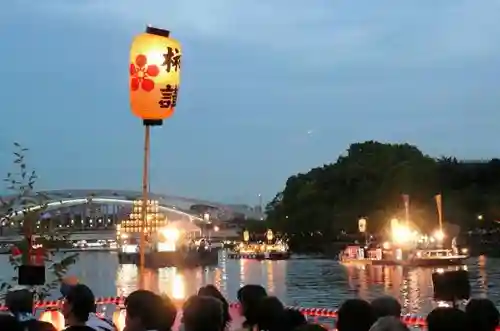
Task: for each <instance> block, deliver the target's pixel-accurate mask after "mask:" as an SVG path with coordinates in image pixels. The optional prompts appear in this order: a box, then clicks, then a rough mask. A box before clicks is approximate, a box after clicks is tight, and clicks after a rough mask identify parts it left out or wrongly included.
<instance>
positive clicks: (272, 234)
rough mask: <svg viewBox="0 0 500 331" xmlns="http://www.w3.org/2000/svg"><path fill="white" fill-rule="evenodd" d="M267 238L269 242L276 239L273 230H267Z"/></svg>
mask: <svg viewBox="0 0 500 331" xmlns="http://www.w3.org/2000/svg"><path fill="white" fill-rule="evenodd" d="M266 238H267V240H268V241H271V240H273V238H274V233H273V230H271V229H269V230H267V233H266Z"/></svg>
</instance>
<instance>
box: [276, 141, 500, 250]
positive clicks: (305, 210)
mask: <svg viewBox="0 0 500 331" xmlns="http://www.w3.org/2000/svg"><path fill="white" fill-rule="evenodd" d="M439 193H440V194H442V197H443V204H444V206H443V209H444V217H445V220H447V221H448V220H450V221H452V222H453V223H457V224H458V225H460V226H461V227H462V228H463V227H464V226H465V227H467V228H468V227H470V226H473V225H474V224H473V223H474V219H475V217H473V215H477V214H478V213H481V214H484V215H485V218H488V219H494V218H498V219H500V208H498V207H496V206H497V205H498V202H500V161H499V160H491V161H488V162H460V161H457V159H456V158H453V157H445V158H441V159H434V158H432V157H430V156H427V155H425V154H424V153H422V152H421V151H420V150H419V149H418V148H417V147H415V146H412V145H409V144H383V143H379V142H375V141H367V142H363V143H355V144H352V145H351V146H349V148H348V149H347V153H346V154H344V155H341V156H340V157H338V159H337V161H336V162H334V163H332V164H327V165H324V166H322V167H318V168H314V169H312V170H311V171H309V172H308V173H302V174H296V175H293V176H291V177H290V178H288V180H287V182H286V185H285V189H284V190H283V191H282V192H279V193H278V194H277V195H276V197H275V198H274V199H273V200H272V201H271V202H270V203H269V204H268V205H267V207H266V213H267V220H268V223H269V224H270V227H273V228H277V229H279V230H282V231H284V232H286V233H288V234H290V235H291V236H293V235H295V236H302V237H304V236H306V235H305V234H306V233H307V234H308V236H309V237H314V238H313V239H311V240H312V241H315V242H321V240H318V238H316V237H317V236H315V235H312V234H321V237H324V240H323V241H325V242H328V241H331V240H333V239H334V238H336V236H337V235H338V234H339V233H340V232H341V231H342V230H345V231H347V232H356V231H357V220H358V219H359V218H360V217H365V218H367V219H368V230H369V231H370V232H380V231H383V229H384V227H385V226H386V225H387V222H388V220H389V219H391V218H393V217H404V206H403V201H402V199H401V196H402V195H403V194H408V195H409V196H410V198H411V202H410V209H411V218H412V221H413V222H415V223H417V225H418V226H420V227H421V228H423V229H429V228H431V227H435V226H436V224H437V212H436V205H435V201H434V196H435V195H436V194H439ZM471 222H472V223H471ZM476 223H477V222H476ZM301 240H302V239H301Z"/></svg>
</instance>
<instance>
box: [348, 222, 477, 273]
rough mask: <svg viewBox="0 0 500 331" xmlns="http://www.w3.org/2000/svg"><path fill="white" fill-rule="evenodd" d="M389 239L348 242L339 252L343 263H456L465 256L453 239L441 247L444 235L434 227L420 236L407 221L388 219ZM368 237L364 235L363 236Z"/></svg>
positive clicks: (464, 251) (430, 264) (442, 264)
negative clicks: (390, 236) (390, 235)
mask: <svg viewBox="0 0 500 331" xmlns="http://www.w3.org/2000/svg"><path fill="white" fill-rule="evenodd" d="M391 232H392V240H391V241H386V242H384V243H383V244H378V243H375V242H371V241H369V240H367V241H366V243H365V244H364V245H359V244H356V245H349V246H347V247H346V248H345V249H344V250H343V251H342V252H341V253H340V254H339V261H340V262H341V263H343V264H372V265H402V266H415V267H420V266H447V265H460V264H462V263H464V261H465V260H466V259H467V258H468V257H469V256H468V250H467V249H466V248H462V249H459V248H458V247H457V244H456V239H455V238H453V239H452V240H451V248H445V238H446V234H445V233H444V232H443V231H442V230H441V229H439V230H437V231H435V232H434V234H433V235H431V236H429V235H422V234H421V233H420V232H419V231H418V230H416V229H412V228H411V227H410V226H409V225H408V224H401V223H400V222H399V220H397V219H393V220H392V221H391ZM367 238H368V237H367Z"/></svg>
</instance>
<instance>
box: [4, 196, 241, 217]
mask: <svg viewBox="0 0 500 331" xmlns="http://www.w3.org/2000/svg"><path fill="white" fill-rule="evenodd" d="M38 193H39V194H40V195H41V196H43V197H44V198H45V201H44V203H45V204H48V208H49V209H58V208H60V207H64V206H73V205H79V204H84V203H88V202H95V203H103V204H121V205H123V204H132V203H133V201H134V200H137V199H141V197H142V192H139V191H129V190H109V189H95V190H83V189H66V190H50V191H40V192H38ZM13 197H14V196H3V197H2V198H3V199H4V200H6V201H8V200H9V198H13ZM33 198H36V196H33ZM149 199H151V200H158V202H159V205H160V210H163V211H168V212H173V213H176V214H177V215H179V216H183V217H189V218H190V219H198V220H201V219H200V217H199V216H198V215H195V214H196V212H194V211H191V210H190V209H189V208H190V207H191V206H192V205H197V204H203V205H207V206H211V207H214V208H217V209H219V210H225V211H226V212H231V208H229V207H228V206H227V205H223V204H220V203H215V202H211V201H204V200H199V199H192V198H185V197H180V196H175V195H168V194H158V193H149ZM33 207H34V208H36V204H35V203H33ZM19 211H21V210H17V212H19Z"/></svg>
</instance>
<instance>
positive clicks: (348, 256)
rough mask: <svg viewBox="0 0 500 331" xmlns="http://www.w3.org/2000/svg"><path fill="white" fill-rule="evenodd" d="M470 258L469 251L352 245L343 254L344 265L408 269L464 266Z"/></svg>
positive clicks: (341, 259)
mask: <svg viewBox="0 0 500 331" xmlns="http://www.w3.org/2000/svg"><path fill="white" fill-rule="evenodd" d="M467 258H468V255H467V251H466V249H464V250H463V251H462V252H461V253H458V252H456V251H454V250H453V249H415V250H406V249H403V248H399V247H398V248H394V249H384V248H380V247H379V248H366V247H364V246H359V245H350V246H347V247H346V249H345V250H344V251H343V252H341V254H340V256H339V261H340V263H342V264H347V265H348V264H363V265H366V264H371V265H400V266H408V267H431V266H448V265H462V264H463V263H464V262H465V260H466V259H467Z"/></svg>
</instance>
